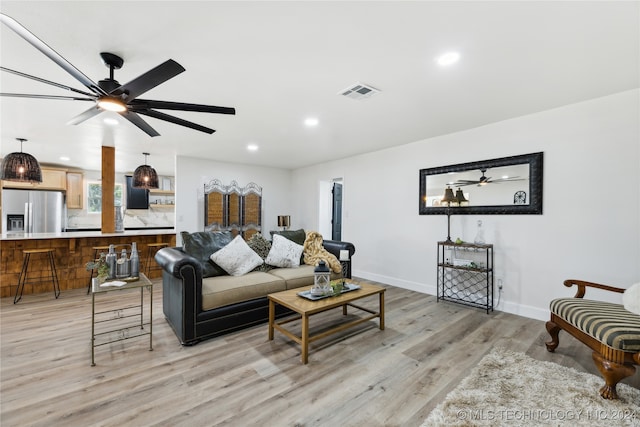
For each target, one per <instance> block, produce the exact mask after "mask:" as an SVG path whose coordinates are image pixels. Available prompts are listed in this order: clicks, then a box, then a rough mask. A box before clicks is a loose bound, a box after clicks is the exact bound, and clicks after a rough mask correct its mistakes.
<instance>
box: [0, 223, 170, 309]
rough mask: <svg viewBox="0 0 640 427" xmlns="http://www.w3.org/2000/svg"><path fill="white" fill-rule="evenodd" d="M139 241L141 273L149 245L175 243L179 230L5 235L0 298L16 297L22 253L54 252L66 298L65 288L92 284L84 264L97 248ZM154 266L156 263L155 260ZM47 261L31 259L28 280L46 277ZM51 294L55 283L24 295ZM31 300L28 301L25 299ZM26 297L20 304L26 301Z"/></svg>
mask: <svg viewBox="0 0 640 427" xmlns="http://www.w3.org/2000/svg"><path fill="white" fill-rule="evenodd" d="M133 242H136V245H137V247H138V253H139V255H140V263H141V265H140V271H142V272H145V271H146V267H147V266H146V259H147V253H148V247H147V245H148V244H149V243H167V244H168V245H169V246H175V244H176V231H175V230H171V229H156V230H154V229H149V230H125V231H124V232H120V233H101V232H100V231H73V232H59V233H19V234H4V233H3V234H2V236H1V238H0V297H8V296H13V294H14V293H15V290H16V287H17V284H18V278H19V276H20V271H21V269H22V261H23V252H22V251H23V250H25V249H42V248H54V249H55V264H56V270H57V274H58V280H59V282H60V289H61V290H62V294H61V298H63V297H64V291H65V289H67V290H68V289H76V288H86V287H87V284H88V283H89V273H90V272H89V271H87V270H86V268H85V264H86V263H87V262H89V261H91V260H92V259H93V254H94V250H93V247H94V246H108V245H110V244H114V245H123V244H131V243H133ZM151 262H152V263H155V261H154V260H153V259H152V260H151ZM48 265H49V264H48V262H47V260H46V259H45V258H44V257H43V258H42V259H40V258H39V257H38V258H32V259H31V260H30V263H29V276H28V277H29V278H36V279H37V277H39V276H40V275H46V274H47V272H48V271H49V269H48ZM161 275H162V274H161V271H159V270H156V271H152V272H151V274H150V277H149V278H151V279H152V278H156V277H161ZM42 292H51V294H52V295H51V297H52V298H53V284H51V283H40V284H33V285H30V284H29V280H27V285H26V286H25V288H24V295H28V294H31V293H42ZM26 301H28V298H27V299H26ZM26 301H25V299H24V298H23V300H22V301H20V303H23V302H26Z"/></svg>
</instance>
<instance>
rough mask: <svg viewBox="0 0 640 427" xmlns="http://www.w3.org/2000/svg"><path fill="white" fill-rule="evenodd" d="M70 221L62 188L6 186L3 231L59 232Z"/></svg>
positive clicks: (3, 194)
mask: <svg viewBox="0 0 640 427" xmlns="http://www.w3.org/2000/svg"><path fill="white" fill-rule="evenodd" d="M66 222H67V221H66V208H65V200H64V194H63V193H62V192H61V191H35V190H2V232H3V233H8V234H12V233H56V232H59V231H64V228H65V226H66V225H65V224H66Z"/></svg>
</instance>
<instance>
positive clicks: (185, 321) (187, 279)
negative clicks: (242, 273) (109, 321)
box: [155, 240, 355, 345]
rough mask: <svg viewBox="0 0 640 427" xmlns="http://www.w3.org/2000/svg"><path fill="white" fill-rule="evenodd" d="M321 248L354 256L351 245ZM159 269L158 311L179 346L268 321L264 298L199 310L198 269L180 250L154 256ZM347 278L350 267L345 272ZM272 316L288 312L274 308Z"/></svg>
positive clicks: (327, 242) (326, 244)
mask: <svg viewBox="0 0 640 427" xmlns="http://www.w3.org/2000/svg"><path fill="white" fill-rule="evenodd" d="M323 246H324V248H325V249H326V250H327V251H329V252H331V253H332V254H334V255H335V256H336V257H338V258H339V255H340V250H348V251H349V258H350V259H351V257H352V256H353V254H354V253H355V246H354V245H353V244H352V243H348V242H340V241H335V240H324V241H323ZM155 260H156V262H157V263H158V264H159V265H160V266H161V267H162V269H163V272H162V294H163V296H162V300H163V301H162V307H163V311H164V315H165V318H166V320H167V322H168V323H169V324H170V325H171V327H172V328H173V331H174V332H175V333H176V335H177V336H178V339H179V340H180V342H181V343H182V344H183V345H194V344H197V343H198V342H200V341H202V340H205V339H208V338H213V337H216V336H219V335H223V334H226V333H229V332H233V331H237V330H239V329H243V328H246V327H248V326H252V325H256V324H260V323H265V322H268V320H269V303H268V299H267V296H266V295H265V296H264V297H260V298H256V299H251V300H248V301H243V302H239V303H234V304H230V305H227V306H223V307H217V308H214V309H211V310H206V311H204V310H202V266H201V264H200V262H199V261H198V260H197V259H195V258H194V257H192V256H190V255H188V254H187V253H185V252H184V250H183V249H182V248H180V247H173V248H164V249H161V250H159V251H158V252H157V253H156V255H155ZM346 276H347V277H351V264H349V268H348V270H347V272H346ZM276 310H277V311H276V316H277V317H282V316H284V315H287V314H290V313H291V312H290V311H288V310H287V309H285V308H284V307H281V306H276Z"/></svg>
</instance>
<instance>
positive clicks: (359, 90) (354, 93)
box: [338, 83, 380, 99]
mask: <svg viewBox="0 0 640 427" xmlns="http://www.w3.org/2000/svg"><path fill="white" fill-rule="evenodd" d="M379 92H380V91H379V90H378V89H376V88H374V87H371V86H367V85H365V84H363V83H356V84H353V85H351V86H349V87H348V88H346V89H343V90H341V91H340V92H338V95H342V96H346V97H347V98H351V99H366V98H369V97H371V96H373V95H375V94H376V93H379Z"/></svg>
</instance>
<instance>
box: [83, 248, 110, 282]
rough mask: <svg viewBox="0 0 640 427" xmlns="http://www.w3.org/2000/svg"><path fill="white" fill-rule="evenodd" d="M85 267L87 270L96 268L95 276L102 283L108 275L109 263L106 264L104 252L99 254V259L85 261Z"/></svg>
mask: <svg viewBox="0 0 640 427" xmlns="http://www.w3.org/2000/svg"><path fill="white" fill-rule="evenodd" d="M85 268H86V269H87V271H90V270H96V271H97V272H98V276H97V277H98V281H99V282H100V283H104V282H105V281H106V280H107V278H108V277H109V265H108V264H107V260H106V258H105V254H104V253H101V254H100V258H99V259H96V260H93V261H89V262H88V263H86V264H85Z"/></svg>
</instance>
